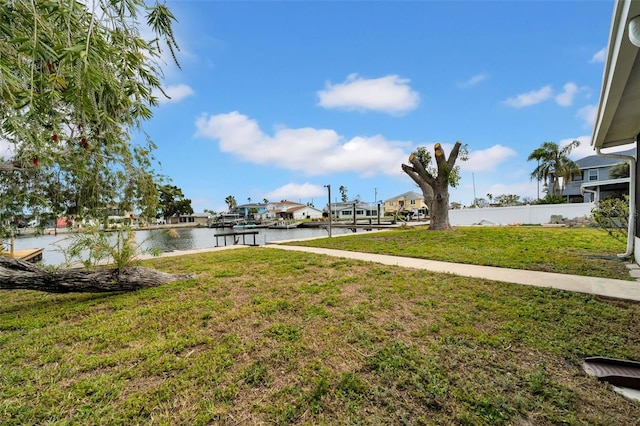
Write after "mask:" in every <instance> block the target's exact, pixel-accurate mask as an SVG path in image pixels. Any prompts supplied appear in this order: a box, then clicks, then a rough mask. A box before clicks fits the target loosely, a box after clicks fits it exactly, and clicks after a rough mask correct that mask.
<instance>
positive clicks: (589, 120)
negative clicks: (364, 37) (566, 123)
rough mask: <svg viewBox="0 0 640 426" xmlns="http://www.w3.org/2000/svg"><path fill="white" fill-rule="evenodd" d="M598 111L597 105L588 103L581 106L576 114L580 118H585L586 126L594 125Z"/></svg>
mask: <svg viewBox="0 0 640 426" xmlns="http://www.w3.org/2000/svg"><path fill="white" fill-rule="evenodd" d="M597 112H598V108H597V107H596V106H595V105H587V106H585V107H582V108H580V109H579V110H578V113H577V114H576V115H577V117H578V118H580V119H582V120H584V122H585V125H586V126H588V127H593V125H594V124H595V122H596V114H597Z"/></svg>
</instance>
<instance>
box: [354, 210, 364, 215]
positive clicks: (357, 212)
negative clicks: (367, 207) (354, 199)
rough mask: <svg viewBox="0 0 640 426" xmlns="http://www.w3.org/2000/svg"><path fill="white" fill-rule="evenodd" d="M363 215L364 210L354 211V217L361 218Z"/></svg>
mask: <svg viewBox="0 0 640 426" xmlns="http://www.w3.org/2000/svg"><path fill="white" fill-rule="evenodd" d="M363 214H364V210H356V216H362V215H363Z"/></svg>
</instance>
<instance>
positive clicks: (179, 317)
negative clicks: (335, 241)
mask: <svg viewBox="0 0 640 426" xmlns="http://www.w3.org/2000/svg"><path fill="white" fill-rule="evenodd" d="M380 235H382V234H377V236H380ZM389 235H391V236H394V234H393V233H389ZM372 236H373V234H372ZM394 238H395V237H394ZM345 240H348V239H345ZM146 264H147V265H151V266H153V267H156V268H159V269H162V270H165V271H169V272H179V273H192V272H197V273H198V274H199V275H198V277H197V278H194V279H191V280H188V281H182V282H176V283H173V284H170V285H166V286H162V287H158V288H154V289H146V290H141V291H138V292H133V293H123V294H110V295H77V294H72V295H53V294H44V293H36V292H31V291H7V292H2V293H0V359H1V360H2V362H0V424H3V425H4V424H6V425H22V424H44V423H46V424H141V423H144V424H152V425H153V424H176V425H180V424H183V425H198V424H203V425H204V424H214V423H222V424H225V423H230V424H433V423H439V424H473V425H476V424H505V425H506V424H535V425H540V424H541V425H545V424H558V423H566V424H590V425H591V424H595V425H597V424H607V425H609V424H635V423H636V422H637V419H638V418H640V405H639V404H637V403H634V402H631V401H628V400H626V399H624V398H623V397H621V396H619V395H618V394H616V393H614V392H612V391H611V390H610V389H609V388H608V387H607V386H606V385H603V384H601V383H599V382H598V381H597V380H596V379H594V378H592V377H588V376H586V375H585V374H584V373H583V372H582V370H581V368H580V364H581V361H582V359H583V358H584V357H586V356H594V355H606V356H612V357H618V358H627V359H633V358H637V355H638V353H640V340H639V339H638V336H637V324H638V323H639V322H640V304H637V303H631V302H623V301H612V300H605V299H599V298H597V297H593V296H589V295H582V294H571V293H567V292H561V291H557V290H553V289H541V288H529V287H522V286H517V285H513V284H507V283H497V282H492V281H488V280H480V279H471V278H462V277H456V276H451V275H443V274H434V273H428V272H424V271H416V270H410V269H402V268H399V267H395V266H381V265H376V264H369V263H365V262H359V261H354V260H343V259H334V258H330V257H325V256H320V255H314V254H308V253H297V252H287V251H280V250H272V249H268V248H247V249H237V250H229V251H221V252H214V253H205V254H198V255H190V256H181V257H173V258H160V259H154V260H151V261H149V262H146Z"/></svg>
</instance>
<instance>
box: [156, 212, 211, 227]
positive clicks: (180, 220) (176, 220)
mask: <svg viewBox="0 0 640 426" xmlns="http://www.w3.org/2000/svg"><path fill="white" fill-rule="evenodd" d="M210 219H211V215H210V214H209V213H193V214H181V215H177V214H174V215H173V216H170V217H168V218H166V221H167V224H169V225H177V224H193V225H207V224H208V223H209V220H210Z"/></svg>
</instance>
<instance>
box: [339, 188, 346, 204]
mask: <svg viewBox="0 0 640 426" xmlns="http://www.w3.org/2000/svg"><path fill="white" fill-rule="evenodd" d="M338 191H340V196H341V198H342V202H343V203H346V202H347V200H348V198H347V187H346V186H343V185H340V188H338Z"/></svg>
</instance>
